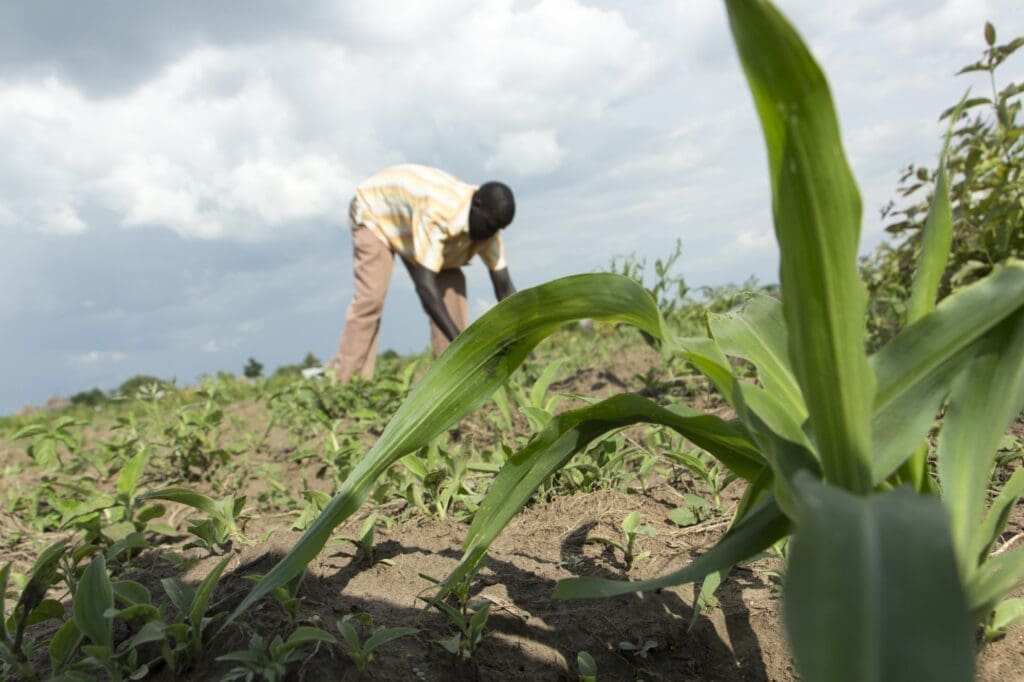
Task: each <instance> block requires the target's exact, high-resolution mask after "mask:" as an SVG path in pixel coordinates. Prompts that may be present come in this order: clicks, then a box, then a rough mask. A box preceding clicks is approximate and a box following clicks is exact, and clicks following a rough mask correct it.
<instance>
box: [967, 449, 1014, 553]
mask: <svg viewBox="0 0 1024 682" xmlns="http://www.w3.org/2000/svg"><path fill="white" fill-rule="evenodd" d="M1021 495H1024V469H1017V470H1016V471H1014V472H1013V474H1012V475H1011V476H1010V478H1009V480H1008V481H1006V483H1005V484H1003V489H1002V490H1000V491H999V495H997V496H996V499H995V500H993V502H992V508H991V509H989V510H988V514H987V515H986V516H985V521H984V522H983V523H982V524H981V527H980V528H978V532H977V534H976V535H975V540H974V552H973V554H974V557H975V562H976V563H975V565H979V564H981V563H982V562H983V561H985V559H986V558H987V557H988V553H989V552H991V551H992V546H993V545H994V544H995V542H996V540H998V539H999V536H1000V534H1001V533H1002V532H1003V529H1004V528H1006V524H1007V522H1008V521H1009V520H1010V514H1012V513H1013V509H1014V507H1016V505H1017V500H1018V499H1020V496H1021Z"/></svg>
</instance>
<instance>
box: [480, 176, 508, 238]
mask: <svg viewBox="0 0 1024 682" xmlns="http://www.w3.org/2000/svg"><path fill="white" fill-rule="evenodd" d="M515 215H516V200H515V198H514V197H513V196H512V190H510V189H509V188H508V185H505V184H502V183H500V182H485V183H484V184H482V185H480V187H479V188H478V189H477V190H476V191H475V192H473V200H472V203H470V206H469V236H470V238H471V239H473V240H474V241H479V240H482V239H490V238H491V237H493V236H494V235H495V234H496V233H497V232H498V230H500V229H503V228H506V227H508V226H509V224H510V223H511V222H512V218H514V217H515Z"/></svg>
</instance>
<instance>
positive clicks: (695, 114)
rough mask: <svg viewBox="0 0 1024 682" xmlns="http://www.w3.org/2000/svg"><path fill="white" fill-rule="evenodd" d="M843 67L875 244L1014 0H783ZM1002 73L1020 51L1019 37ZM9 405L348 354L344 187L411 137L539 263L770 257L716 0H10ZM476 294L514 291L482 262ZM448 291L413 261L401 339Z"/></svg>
mask: <svg viewBox="0 0 1024 682" xmlns="http://www.w3.org/2000/svg"><path fill="white" fill-rule="evenodd" d="M779 4H780V6H781V8H782V10H783V11H784V12H785V13H786V14H787V15H788V16H789V17H790V19H791V20H792V21H793V22H794V23H795V24H796V25H797V27H798V29H799V30H800V31H801V32H802V33H803V35H804V36H805V38H806V39H807V40H808V42H809V44H810V45H811V47H812V50H813V51H814V53H815V55H816V56H817V58H818V59H819V61H820V62H821V63H822V64H823V65H824V67H825V70H826V72H827V73H828V75H829V78H830V81H831V84H832V88H833V93H834V96H835V98H836V101H837V105H838V109H839V115H840V120H841V125H842V128H843V134H844V139H845V143H846V147H847V151H848V154H849V156H850V159H851V163H852V164H853V166H854V171H855V174H856V176H857V178H858V181H859V182H860V186H861V190H862V193H863V195H864V206H865V221H864V232H863V246H864V248H865V249H867V248H868V247H870V246H872V245H874V244H876V243H877V242H878V241H879V240H880V239H881V238H882V231H881V223H880V220H879V218H878V209H879V208H880V207H881V206H882V205H883V204H884V203H885V202H886V201H887V200H888V199H889V198H890V197H891V196H892V194H893V188H894V186H895V184H896V180H897V177H898V174H899V171H900V169H901V168H902V167H903V166H905V165H906V164H907V163H909V162H912V161H916V162H932V161H933V160H934V159H935V157H936V154H937V150H938V147H939V143H940V137H941V132H942V130H941V126H940V124H939V123H938V122H937V115H938V114H939V112H941V111H942V110H943V109H944V108H945V107H946V106H948V105H950V104H952V103H953V102H955V101H956V100H957V98H958V97H959V96H960V95H961V94H962V93H963V91H964V90H965V89H966V88H967V87H968V86H973V87H974V88H975V90H976V91H979V90H980V91H986V88H987V87H988V85H987V83H985V82H984V81H983V80H978V79H974V80H973V81H972V80H971V79H969V78H967V77H963V76H961V77H954V74H955V72H956V71H957V70H958V69H959V68H960V67H961V66H962V65H964V64H966V63H968V62H969V61H973V60H974V59H975V58H977V57H978V56H979V55H980V52H981V49H982V48H983V41H982V26H983V24H984V21H985V20H986V19H991V20H992V21H993V22H994V23H995V25H996V27H997V30H998V31H999V37H1000V38H1001V39H1008V38H1010V37H1012V36H1016V35H1021V34H1024V12H1021V11H1020V0H905V1H900V2H892V1H891V0H855V1H854V2H840V1H833V0H779ZM1003 79H1004V82H1006V81H1008V80H1021V79H1024V55H1019V56H1017V57H1015V58H1014V60H1013V61H1011V62H1010V63H1009V64H1007V68H1006V69H1005V73H1004V75H1003ZM0 149H2V150H3V153H2V154H0V239H2V242H0V243H2V248H0V379H2V381H0V413H7V412H12V411H14V410H16V409H17V408H18V407H20V406H21V405H23V404H25V403H37V404H38V403H40V402H42V401H44V400H46V399H47V398H48V397H49V396H51V395H54V394H64V395H68V394H70V393H74V392H76V391H79V390H83V389H87V388H90V387H93V386H98V387H100V388H103V389H109V388H112V387H115V386H117V385H118V384H119V383H120V382H121V381H123V380H124V379H125V378H127V377H129V376H131V375H133V374H137V373H147V374H155V375H158V376H162V377H166V378H171V377H174V378H177V380H178V382H179V383H191V382H192V381H194V380H195V378H196V377H197V375H199V374H201V373H203V372H214V371H217V370H229V371H234V372H238V371H240V370H241V368H242V366H243V365H244V363H245V361H246V359H247V358H248V357H250V356H253V357H255V358H257V359H258V360H260V361H261V362H263V363H264V364H265V365H266V366H267V367H268V369H272V368H273V367H276V366H278V365H280V364H284V363H290V362H295V361H298V360H299V359H300V358H301V357H302V356H303V355H304V354H305V353H306V352H307V351H312V352H314V353H315V354H316V355H317V356H319V357H320V358H321V359H326V358H328V357H330V355H331V354H332V353H333V352H334V349H335V347H336V344H337V338H338V333H339V331H340V328H341V324H342V321H343V316H344V309H345V306H346V305H347V302H348V299H349V296H350V293H351V242H350V238H349V234H348V226H347V220H346V218H345V207H346V206H347V202H348V200H349V198H350V196H351V192H352V190H353V187H354V186H355V184H356V183H358V181H359V180H360V179H362V178H363V177H365V176H367V175H369V174H371V173H372V172H374V171H376V170H379V169H380V168H383V167H386V166H388V165H391V164H394V163H399V162H418V163H425V164H431V165H435V166H438V167H441V168H444V169H446V170H449V171H450V172H452V173H454V174H456V175H458V176H460V177H462V178H463V179H465V180H467V181H469V182H474V183H479V182H483V181H485V180H488V179H502V180H504V181H506V182H507V183H508V184H510V185H511V186H512V187H513V189H514V190H515V192H516V195H517V198H518V203H519V208H518V212H517V215H516V222H515V223H514V224H513V226H512V227H511V228H510V229H509V231H508V232H507V233H506V240H507V245H508V251H509V259H510V272H511V274H512V276H513V280H514V281H515V283H516V284H517V285H518V286H519V287H520V288H523V287H526V286H531V285H535V284H538V283H540V282H543V281H546V280H548V279H551V278H553V277H557V276H560V275H566V274H571V273H576V272H584V271H592V270H596V269H600V268H602V267H603V266H605V265H607V263H608V262H609V260H610V258H611V256H612V255H614V254H624V253H629V252H635V253H636V254H637V255H638V256H640V257H646V258H648V259H651V260H653V258H655V257H657V256H659V255H661V254H663V253H665V252H666V251H667V250H669V249H670V248H671V247H672V245H673V244H674V242H675V240H676V239H677V238H681V239H682V242H683V247H684V252H685V253H684V257H683V259H682V267H681V271H682V272H683V274H684V275H685V276H686V278H687V281H688V282H690V283H691V284H692V285H702V284H721V283H726V282H738V281H742V280H745V279H746V278H747V277H749V276H751V275H755V276H757V277H758V278H760V279H761V280H762V281H765V282H769V281H775V279H776V268H777V255H776V250H775V245H774V241H773V238H772V232H771V224H770V220H769V199H768V187H767V179H766V175H765V157H764V152H763V148H762V143H761V141H760V137H759V129H758V124H757V121H756V119H755V116H754V111H753V106H752V104H751V101H750V97H749V95H748V92H747V90H746V85H745V83H744V81H743V79H742V76H741V72H740V69H739V66H738V64H737V61H736V57H735V54H734V50H733V47H732V44H731V41H730V36H729V33H728V28H727V25H726V19H725V13H724V9H723V7H722V5H721V3H720V2H717V1H713V0H645V1H644V2H642V3H637V2H634V1H633V0H539V1H537V0H530V1H524V0H446V1H444V2H442V1H440V0H437V1H434V2H430V3H426V2H419V1H417V0H402V1H397V0H396V1H382V0H333V1H330V2H328V1H324V2H312V1H311V2H304V3H290V4H284V3H279V2H269V1H264V0H245V1H244V2H243V1H240V0H239V1H236V2H226V1H225V2H218V3H208V2H200V1H191V0H189V1H185V0H175V1H173V2H172V1H154V2H145V3H140V2H134V1H130V0H123V1H113V0H111V1H106V2H99V1H97V2H74V3H69V2H63V1H60V2H58V1H51V0H34V1H33V2H5V3H2V4H0ZM468 273H469V277H470V287H471V292H470V295H471V299H472V309H473V312H474V314H479V313H480V312H481V311H483V310H485V309H486V307H487V306H488V305H490V303H491V302H492V300H493V298H492V294H491V291H490V288H489V285H488V282H487V277H486V273H485V272H484V270H483V266H482V265H480V264H474V265H472V266H470V268H469V269H468ZM426 346H427V331H426V318H425V316H424V315H423V313H422V312H421V311H420V310H419V306H418V303H417V301H416V299H415V294H414V293H413V291H412V287H411V284H410V283H409V281H408V277H406V276H405V274H404V272H402V271H400V270H396V274H395V278H394V280H393V282H392V287H391V291H390V294H389V299H388V304H387V307H386V312H385V318H384V323H383V329H382V349H384V348H393V349H395V350H398V351H400V352H413V351H420V350H422V349H424V348H426Z"/></svg>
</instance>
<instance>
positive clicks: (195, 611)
mask: <svg viewBox="0 0 1024 682" xmlns="http://www.w3.org/2000/svg"><path fill="white" fill-rule="evenodd" d="M232 558H233V555H230V554H229V555H228V556H226V557H224V558H223V559H221V560H220V562H219V563H218V564H217V565H216V566H214V567H213V570H212V571H210V572H209V573H208V574H207V575H206V577H205V578H203V581H202V582H201V583H199V587H197V588H196V591H195V593H194V595H193V597H192V603H191V605H190V607H189V610H188V619H189V622H191V623H192V627H193V628H196V627H197V626H198V625H199V624H201V623H202V621H203V616H204V615H205V614H206V605H207V604H208V603H209V602H210V597H212V596H213V590H214V588H215V587H217V581H218V580H220V574H221V573H223V572H224V569H225V568H226V567H227V565H228V562H230V561H231V559H232ZM197 633H198V630H197Z"/></svg>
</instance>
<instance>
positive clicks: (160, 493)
mask: <svg viewBox="0 0 1024 682" xmlns="http://www.w3.org/2000/svg"><path fill="white" fill-rule="evenodd" d="M147 500H166V501H168V502H177V503H178V504H184V505H186V506H188V507H192V508H193V509H198V510H199V511H201V512H204V513H206V514H209V515H210V517H211V518H214V519H216V520H218V521H220V522H221V523H223V524H224V525H226V526H227V527H228V528H231V529H232V530H234V528H235V520H234V518H232V516H231V514H230V512H228V511H227V510H225V509H224V507H223V505H222V504H220V503H218V502H217V500H214V499H213V498H212V497H209V496H207V495H204V494H202V493H197V492H196V491H194V490H190V489H188V488H162V489H160V490H151V491H149V492H148V493H143V494H142V495H139V501H147Z"/></svg>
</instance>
